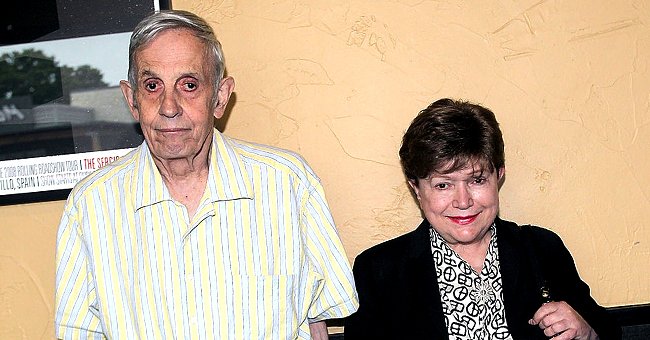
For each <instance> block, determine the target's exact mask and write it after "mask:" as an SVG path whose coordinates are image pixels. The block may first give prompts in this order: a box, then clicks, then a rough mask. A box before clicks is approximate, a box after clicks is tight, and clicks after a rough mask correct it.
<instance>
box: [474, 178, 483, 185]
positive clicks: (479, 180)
mask: <svg viewBox="0 0 650 340" xmlns="http://www.w3.org/2000/svg"><path fill="white" fill-rule="evenodd" d="M485 181H486V179H485V177H476V178H474V183H476V184H483V183H485Z"/></svg>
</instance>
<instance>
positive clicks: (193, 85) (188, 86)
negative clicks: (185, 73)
mask: <svg viewBox="0 0 650 340" xmlns="http://www.w3.org/2000/svg"><path fill="white" fill-rule="evenodd" d="M183 87H185V90H187V91H194V90H196V88H197V85H196V83H189V82H188V83H185V84H183Z"/></svg>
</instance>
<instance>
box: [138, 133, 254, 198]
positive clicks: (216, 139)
mask: <svg viewBox="0 0 650 340" xmlns="http://www.w3.org/2000/svg"><path fill="white" fill-rule="evenodd" d="M135 157H136V162H135V167H134V170H133V171H134V181H133V187H132V192H134V193H135V208H136V209H140V208H142V207H145V206H149V205H153V204H156V203H160V202H162V201H166V200H172V197H171V195H170V193H169V190H167V187H166V186H165V184H164V182H163V179H162V175H161V174H160V171H159V170H158V167H156V164H155V163H154V161H153V157H152V155H151V151H150V150H149V147H148V146H147V143H146V141H145V142H143V143H142V145H140V147H139V148H138V151H137V153H136V155H135ZM249 170H250V167H249V165H248V164H247V163H246V162H245V160H244V159H242V157H241V155H240V154H239V153H238V152H237V150H236V149H235V145H234V142H233V141H232V140H231V139H230V138H228V137H226V136H224V135H222V134H221V133H220V132H219V131H218V130H216V129H215V130H214V134H213V137H212V149H211V150H210V169H209V174H208V183H207V189H206V193H205V194H204V196H206V195H207V199H208V200H209V201H211V202H215V201H227V200H234V199H240V198H253V190H252V181H251V179H250V174H249Z"/></svg>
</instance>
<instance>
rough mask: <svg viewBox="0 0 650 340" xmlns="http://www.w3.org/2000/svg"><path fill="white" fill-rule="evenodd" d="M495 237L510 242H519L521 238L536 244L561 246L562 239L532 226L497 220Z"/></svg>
mask: <svg viewBox="0 0 650 340" xmlns="http://www.w3.org/2000/svg"><path fill="white" fill-rule="evenodd" d="M496 227H497V237H499V239H501V238H505V239H507V240H510V241H514V242H520V241H522V238H526V239H529V240H532V241H533V242H536V243H549V242H550V243H559V244H562V239H561V238H560V236H559V235H558V234H556V233H555V232H554V231H552V230H550V229H547V228H544V227H540V226H536V225H532V224H522V225H519V224H517V223H515V222H512V221H507V220H503V219H500V218H497V220H496Z"/></svg>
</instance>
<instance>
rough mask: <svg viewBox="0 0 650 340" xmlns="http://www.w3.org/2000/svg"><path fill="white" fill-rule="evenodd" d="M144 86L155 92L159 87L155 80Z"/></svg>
mask: <svg viewBox="0 0 650 340" xmlns="http://www.w3.org/2000/svg"><path fill="white" fill-rule="evenodd" d="M144 87H145V88H147V91H149V92H153V91H156V88H158V84H156V83H154V82H150V83H146V84H144Z"/></svg>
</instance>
